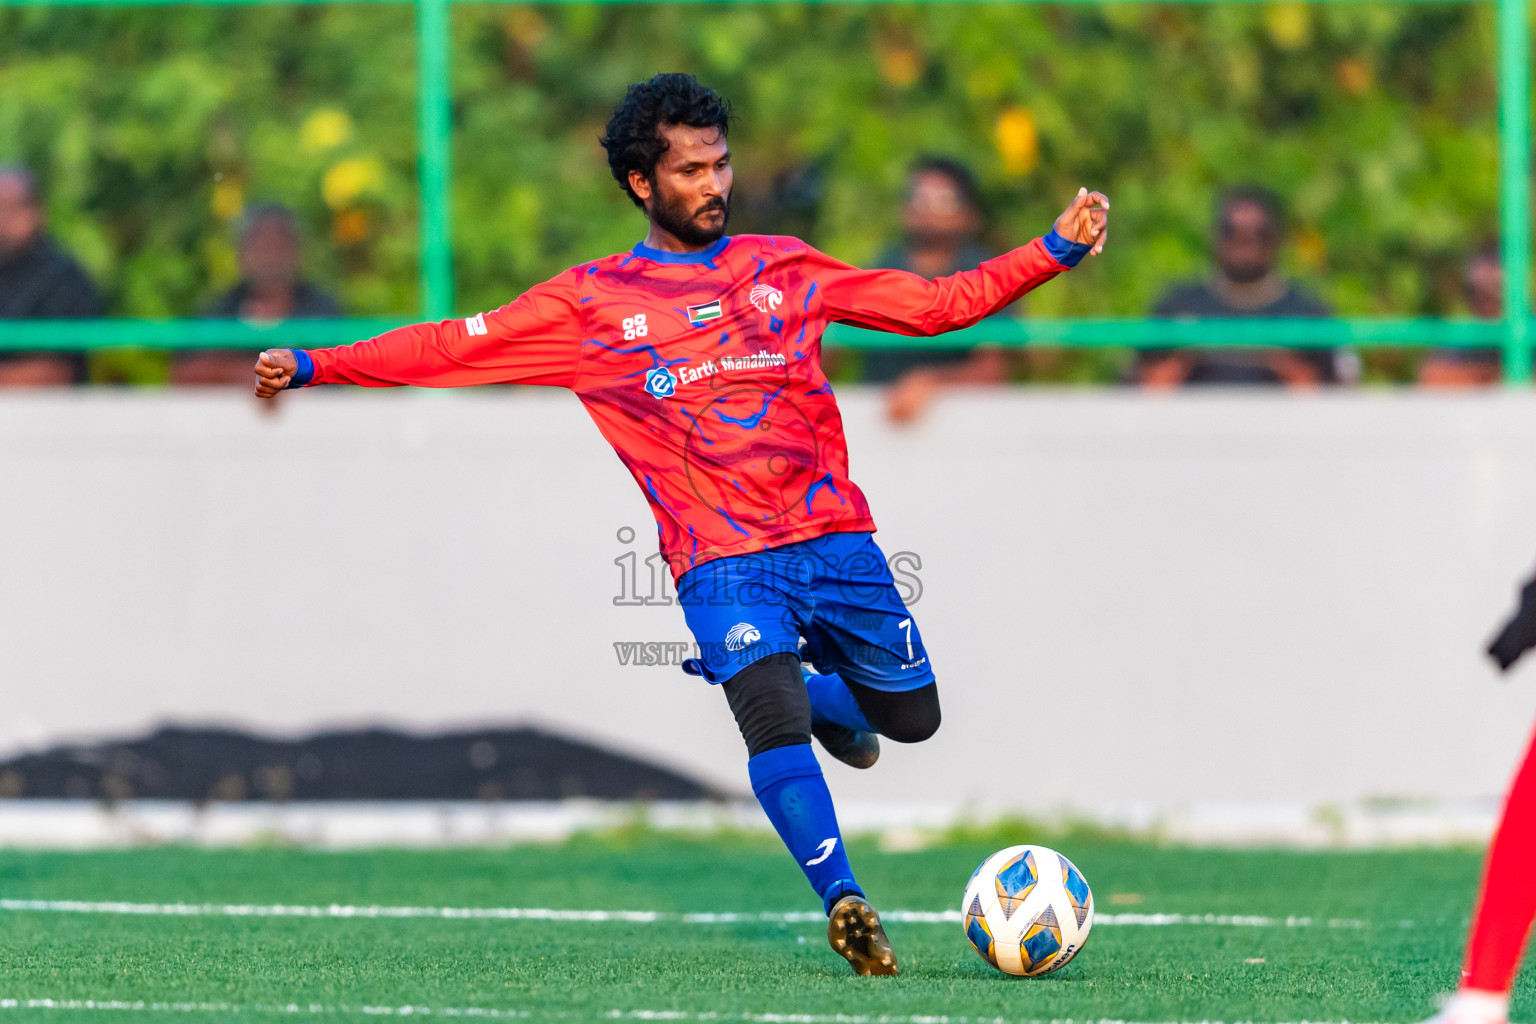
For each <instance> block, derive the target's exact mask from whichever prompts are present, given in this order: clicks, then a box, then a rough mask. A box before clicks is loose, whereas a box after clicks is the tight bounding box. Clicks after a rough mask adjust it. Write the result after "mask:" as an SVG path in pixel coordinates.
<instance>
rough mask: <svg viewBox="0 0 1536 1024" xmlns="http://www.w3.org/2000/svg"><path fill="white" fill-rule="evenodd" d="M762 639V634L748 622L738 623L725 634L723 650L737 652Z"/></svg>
mask: <svg viewBox="0 0 1536 1024" xmlns="http://www.w3.org/2000/svg"><path fill="white" fill-rule="evenodd" d="M762 638H763V634H762V633H760V632H759V631H758V628H757V627H756V626H754V625H752V623H750V622H738V623H736V625H734V626H732V627H731V631H730V632H729V633H727V634H725V649H726V650H728V651H739V650H742V649H743V648H745V647H747V646H748V645H749V644H755V643H757V642H758V641H759V640H761V639H762Z"/></svg>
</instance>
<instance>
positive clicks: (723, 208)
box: [651, 189, 731, 245]
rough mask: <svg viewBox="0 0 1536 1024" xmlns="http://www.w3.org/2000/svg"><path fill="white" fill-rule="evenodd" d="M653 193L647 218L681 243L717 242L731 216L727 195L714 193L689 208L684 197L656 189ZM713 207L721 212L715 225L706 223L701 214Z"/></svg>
mask: <svg viewBox="0 0 1536 1024" xmlns="http://www.w3.org/2000/svg"><path fill="white" fill-rule="evenodd" d="M655 195H656V202H655V203H653V204H651V220H653V221H655V222H656V226H657V227H659V228H661V229H663V230H664V231H666V232H667V233H669V234H670V235H671V236H672V237H673V238H675V239H677V240H678V241H679V242H682V243H683V244H684V245H710V244H711V243H713V242H718V241H719V240H720V238H721V236H722V235H724V234H725V226H726V224H727V223H729V222H730V219H731V200H730V197H729V196H716V197H715V198H713V199H709V200H706V201H705V202H704V203H702V204H700V206H699V207H698V208H697V209H694V210H690V209H688V203H687V200H685V199H683V198H682V197H681V196H676V195H670V196H669V195H665V194H663V193H662V192H661V190H660V189H655ZM714 210H719V211H720V212H721V213H722V214H723V215H724V216H722V217H721V218H720V223H719V226H717V227H707V226H705V224H704V223H703V222H702V221H701V218H702V217H703V215H704V214H706V213H710V212H711V211H714Z"/></svg>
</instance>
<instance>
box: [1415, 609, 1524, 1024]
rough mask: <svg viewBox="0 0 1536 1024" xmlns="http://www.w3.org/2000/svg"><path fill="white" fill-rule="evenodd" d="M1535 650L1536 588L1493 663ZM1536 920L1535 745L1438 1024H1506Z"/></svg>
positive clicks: (1518, 779) (1512, 795) (1504, 663)
mask: <svg viewBox="0 0 1536 1024" xmlns="http://www.w3.org/2000/svg"><path fill="white" fill-rule="evenodd" d="M1532 647H1536V580H1531V581H1530V582H1528V583H1527V584H1526V585H1525V587H1524V588H1523V589H1522V591H1521V594H1520V607H1519V609H1518V610H1517V611H1516V612H1515V614H1514V616H1513V617H1512V618H1511V619H1510V620H1509V622H1507V623H1505V625H1504V628H1503V629H1502V630H1501V631H1500V632H1499V635H1498V636H1497V637H1495V638H1494V639H1493V642H1492V643H1491V644H1489V645H1488V656H1489V657H1490V658H1492V659H1493V660H1494V662H1495V663H1496V664H1497V665H1498V666H1499V670H1500V671H1504V672H1507V671H1509V668H1510V666H1511V665H1513V664H1514V663H1515V662H1516V661H1518V660H1519V659H1520V656H1521V655H1522V654H1524V653H1525V652H1526V651H1528V650H1530V649H1531V648H1532ZM1533 919H1536V737H1532V739H1531V744H1530V746H1529V747H1528V748H1527V749H1526V752H1525V760H1524V762H1522V763H1521V765H1520V768H1519V770H1518V771H1516V772H1515V781H1514V783H1513V784H1512V785H1511V786H1510V787H1509V795H1508V796H1507V797H1506V798H1505V800H1504V812H1503V814H1502V815H1500V818H1499V825H1498V829H1497V830H1496V831H1495V832H1494V834H1493V842H1492V843H1491V844H1490V845H1489V847H1488V857H1487V860H1486V861H1485V863H1484V865H1483V884H1482V889H1481V892H1480V893H1479V895H1478V899H1477V911H1476V913H1474V914H1473V916H1472V931H1471V934H1470V935H1469V936H1468V937H1467V952H1466V958H1465V960H1464V961H1463V963H1462V968H1461V987H1460V988H1459V989H1458V990H1457V992H1456V994H1455V995H1453V996H1452V997H1451V998H1450V1000H1449V1001H1448V1002H1447V1003H1446V1004H1445V1008H1444V1009H1443V1010H1441V1011H1440V1013H1439V1014H1438V1015H1437V1016H1436V1017H1434V1018H1433V1020H1434V1022H1435V1024H1505V1022H1506V1021H1507V1020H1508V1019H1509V991H1510V989H1511V988H1512V987H1514V984H1515V972H1516V971H1518V970H1519V969H1520V956H1521V954H1522V953H1523V952H1524V950H1525V944H1526V940H1527V939H1528V938H1529V937H1530V934H1531V921H1532V920H1533Z"/></svg>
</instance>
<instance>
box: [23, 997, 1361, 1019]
mask: <svg viewBox="0 0 1536 1024" xmlns="http://www.w3.org/2000/svg"><path fill="white" fill-rule="evenodd" d="M5 1010H77V1011H78V1010H107V1011H119V1012H121V1011H127V1012H130V1013H132V1012H140V1013H218V1014H230V1015H233V1014H242V1013H249V1014H281V1015H287V1016H327V1015H336V1016H343V1015H347V1016H367V1017H496V1018H503V1019H508V1020H528V1019H530V1018H537V1019H540V1020H562V1019H591V1018H592V1017H593V1016H594V1015H593V1014H590V1013H581V1012H570V1011H564V1010H547V1011H546V1010H504V1009H496V1008H493V1007H487V1006H412V1005H405V1006H347V1005H338V1006H328V1005H325V1004H322V1003H273V1004H261V1003H243V1004H242V1003H169V1002H166V1003H159V1002H144V1001H133V1000H121V999H0V1011H5ZM596 1016H597V1017H598V1018H599V1019H604V1020H679V1021H739V1022H745V1024H1223V1022H1221V1021H1211V1020H1205V1021H1199V1022H1175V1021H1162V1022H1133V1021H1123V1020H1084V1021H1073V1020H1052V1021H1046V1020H1038V1019H1034V1020H1032V1019H1029V1018H1016V1017H967V1016H960V1015H954V1014H900V1015H891V1014H880V1015H878V1016H876V1015H870V1014H843V1013H716V1012H713V1011H702V1012H696V1011H693V1010H609V1011H608V1012H607V1013H599V1014H596ZM1233 1024H1253V1022H1251V1021H1234V1022H1233ZM1295 1024H1325V1022H1321V1021H1310V1022H1309V1021H1298V1022H1295ZM1338 1024H1349V1022H1345V1021H1340V1022H1338Z"/></svg>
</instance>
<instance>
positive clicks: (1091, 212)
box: [1055, 188, 1109, 256]
mask: <svg viewBox="0 0 1536 1024" xmlns="http://www.w3.org/2000/svg"><path fill="white" fill-rule="evenodd" d="M1055 228H1056V233H1057V234H1058V235H1060V236H1061V237H1063V238H1065V239H1066V240H1067V241H1069V242H1078V243H1080V244H1083V245H1091V246H1093V248H1092V249H1091V250H1089V251H1090V252H1091V253H1092V254H1093V255H1094V256H1097V255H1098V254H1099V253H1101V252H1103V251H1104V241H1105V239H1107V238H1108V237H1109V197H1108V196H1106V195H1105V194H1104V193H1102V192H1089V191H1088V190H1087V189H1086V188H1080V189H1078V190H1077V196H1076V197H1075V198H1073V200H1072V205H1071V206H1068V207H1067V208H1066V210H1065V211H1064V212H1063V213H1062V215H1061V216H1060V217H1057V218H1056V224H1055Z"/></svg>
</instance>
